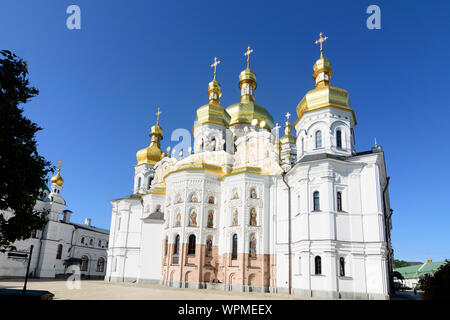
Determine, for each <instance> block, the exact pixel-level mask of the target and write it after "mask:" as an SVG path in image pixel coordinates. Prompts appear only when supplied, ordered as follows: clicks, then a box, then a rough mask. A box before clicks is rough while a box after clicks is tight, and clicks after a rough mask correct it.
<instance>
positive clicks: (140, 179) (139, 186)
mask: <svg viewBox="0 0 450 320" xmlns="http://www.w3.org/2000/svg"><path fill="white" fill-rule="evenodd" d="M141 183H142V178H141V177H139V179H138V184H137V188H138V189H140V188H141Z"/></svg>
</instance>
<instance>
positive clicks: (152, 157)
mask: <svg viewBox="0 0 450 320" xmlns="http://www.w3.org/2000/svg"><path fill="white" fill-rule="evenodd" d="M160 114H161V112H160V111H159V108H158V112H157V113H156V115H157V117H158V118H157V121H156V124H155V125H154V126H153V127H152V128H151V130H150V137H151V142H150V145H149V146H148V147H147V148H144V149H141V150H139V151H138V152H137V153H136V159H137V162H138V163H137V165H138V166H139V165H141V164H151V165H154V164H155V163H157V162H158V161H159V160H161V159H162V158H164V157H165V156H166V154H165V153H164V152H162V151H161V142H160V141H161V140H162V139H163V136H162V132H163V131H162V128H161V127H160V125H159V115H160Z"/></svg>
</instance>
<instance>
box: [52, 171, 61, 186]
mask: <svg viewBox="0 0 450 320" xmlns="http://www.w3.org/2000/svg"><path fill="white" fill-rule="evenodd" d="M50 181H51V182H52V184H53V183H54V184H57V185H58V186H62V185H63V184H64V179H63V178H62V177H61V175H60V174H59V169H58V173H57V174H56V175H54V176H53V177H52V178H51V179H50Z"/></svg>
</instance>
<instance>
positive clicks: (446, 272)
mask: <svg viewBox="0 0 450 320" xmlns="http://www.w3.org/2000/svg"><path fill="white" fill-rule="evenodd" d="M419 287H420V289H422V290H423V298H424V299H425V300H449V299H450V261H449V260H445V264H443V265H442V266H440V267H439V269H437V271H436V272H435V273H434V274H433V275H429V274H426V275H424V276H422V277H421V278H420V279H419Z"/></svg>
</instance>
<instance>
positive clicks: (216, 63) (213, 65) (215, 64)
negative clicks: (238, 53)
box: [211, 57, 220, 80]
mask: <svg viewBox="0 0 450 320" xmlns="http://www.w3.org/2000/svg"><path fill="white" fill-rule="evenodd" d="M219 63H220V60H219V61H218V60H217V57H214V63H213V64H212V65H211V68H214V80H216V68H217V66H218V65H219Z"/></svg>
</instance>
